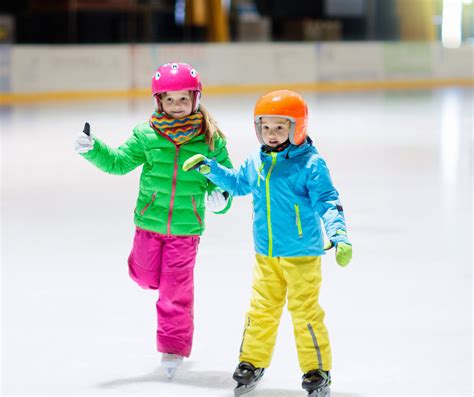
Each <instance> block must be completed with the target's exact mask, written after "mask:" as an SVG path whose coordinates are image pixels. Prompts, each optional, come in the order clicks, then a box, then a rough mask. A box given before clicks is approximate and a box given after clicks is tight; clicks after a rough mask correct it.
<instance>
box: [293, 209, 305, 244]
mask: <svg viewBox="0 0 474 397" xmlns="http://www.w3.org/2000/svg"><path fill="white" fill-rule="evenodd" d="M295 216H296V227H297V228H298V237H299V238H302V237H303V228H302V227H301V218H300V207H299V205H298V204H295Z"/></svg>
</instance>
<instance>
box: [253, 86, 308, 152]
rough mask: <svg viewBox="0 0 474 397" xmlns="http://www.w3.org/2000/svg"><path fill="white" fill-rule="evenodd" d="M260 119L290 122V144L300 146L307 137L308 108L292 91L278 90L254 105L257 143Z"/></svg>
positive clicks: (260, 131) (266, 95) (259, 136)
mask: <svg viewBox="0 0 474 397" xmlns="http://www.w3.org/2000/svg"><path fill="white" fill-rule="evenodd" d="M262 117H284V118H286V119H288V120H290V123H291V127H290V137H289V138H290V142H291V143H292V144H293V145H301V144H302V143H303V142H304V141H305V139H306V136H307V129H308V106H307V105H306V102H305V101H304V99H303V98H302V97H301V96H300V95H299V94H297V93H296V92H293V91H288V90H278V91H272V92H269V93H268V94H265V95H264V96H262V97H261V98H260V99H259V100H258V101H257V104H256V105H255V111H254V121H255V131H256V133H257V138H258V140H259V142H260V143H261V144H262V145H263V144H264V142H263V139H262V123H261V119H262Z"/></svg>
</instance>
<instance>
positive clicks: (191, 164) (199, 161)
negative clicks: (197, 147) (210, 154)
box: [183, 154, 211, 175]
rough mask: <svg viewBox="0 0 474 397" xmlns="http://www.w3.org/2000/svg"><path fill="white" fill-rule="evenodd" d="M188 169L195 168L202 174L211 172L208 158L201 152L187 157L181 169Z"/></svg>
mask: <svg viewBox="0 0 474 397" xmlns="http://www.w3.org/2000/svg"><path fill="white" fill-rule="evenodd" d="M190 170H197V171H199V172H200V173H201V174H203V175H206V174H209V172H211V167H210V166H209V159H208V158H207V157H206V156H203V155H202V154H195V155H194V156H192V157H190V158H189V159H187V160H186V161H185V162H184V164H183V171H190Z"/></svg>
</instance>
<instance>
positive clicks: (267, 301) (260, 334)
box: [239, 254, 286, 368]
mask: <svg viewBox="0 0 474 397" xmlns="http://www.w3.org/2000/svg"><path fill="white" fill-rule="evenodd" d="M285 296H286V282H285V280H284V278H283V274H282V273H281V270H280V266H279V263H278V258H269V257H266V256H263V255H259V254H257V255H256V263H255V267H254V274H253V284H252V298H251V301H250V309H249V311H248V312H247V315H246V323H245V329H244V334H243V338H242V344H241V347H240V357H239V360H240V361H248V362H250V363H252V364H253V365H255V366H256V367H257V368H267V367H268V366H269V365H270V361H271V358H272V354H273V348H274V346H275V340H276V336H277V331H278V325H279V323H280V317H281V313H282V310H283V306H284V305H285Z"/></svg>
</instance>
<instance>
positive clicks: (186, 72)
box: [151, 62, 202, 112]
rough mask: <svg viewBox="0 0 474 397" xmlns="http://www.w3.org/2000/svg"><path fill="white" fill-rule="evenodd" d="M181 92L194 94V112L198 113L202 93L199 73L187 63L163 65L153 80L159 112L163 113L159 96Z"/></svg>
mask: <svg viewBox="0 0 474 397" xmlns="http://www.w3.org/2000/svg"><path fill="white" fill-rule="evenodd" d="M181 90H189V91H193V92H194V108H193V112H196V111H197V109H198V107H199V99H200V98H201V92H202V84H201V78H200V77H199V73H198V72H197V71H196V70H195V69H194V68H193V67H192V66H191V65H188V64H187V63H181V62H172V63H165V64H164V65H161V66H160V67H159V68H158V70H157V71H156V73H155V74H154V76H153V78H152V79H151V92H152V95H153V98H154V99H155V105H156V108H157V110H158V111H162V108H161V103H160V96H159V94H162V93H164V92H168V91H181Z"/></svg>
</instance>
